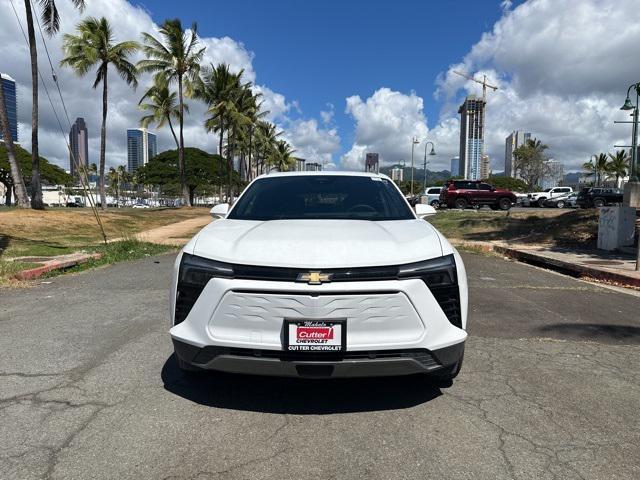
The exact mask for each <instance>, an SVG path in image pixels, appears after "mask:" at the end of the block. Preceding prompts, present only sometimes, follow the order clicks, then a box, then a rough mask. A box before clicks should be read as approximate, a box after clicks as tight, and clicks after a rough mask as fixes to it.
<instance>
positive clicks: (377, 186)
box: [227, 175, 415, 221]
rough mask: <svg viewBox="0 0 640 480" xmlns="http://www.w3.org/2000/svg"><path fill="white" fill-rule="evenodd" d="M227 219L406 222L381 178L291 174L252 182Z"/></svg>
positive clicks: (400, 202)
mask: <svg viewBox="0 0 640 480" xmlns="http://www.w3.org/2000/svg"><path fill="white" fill-rule="evenodd" d="M227 218H230V219H236V220H303V219H331V220H336V219H337V220H378V221H381V220H409V219H415V216H414V215H413V212H412V211H411V209H410V208H409V206H408V205H407V203H406V202H405V200H404V199H403V198H402V195H400V193H399V192H398V190H397V189H396V187H395V186H394V185H393V183H392V182H391V181H389V180H387V179H384V178H379V177H364V176H363V177H361V176H347V175H295V176H290V177H289V176H285V177H271V178H269V177H267V178H263V179H260V180H257V181H255V182H254V183H253V184H252V185H251V186H250V187H249V188H248V189H247V191H246V192H245V193H244V194H243V195H242V197H240V199H239V200H238V202H237V203H236V205H235V206H234V208H233V209H232V210H231V212H229V215H228V217H227Z"/></svg>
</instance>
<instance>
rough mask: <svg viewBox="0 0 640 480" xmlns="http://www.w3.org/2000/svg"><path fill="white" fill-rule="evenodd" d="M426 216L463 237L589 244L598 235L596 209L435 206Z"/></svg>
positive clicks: (449, 234) (454, 236)
mask: <svg viewBox="0 0 640 480" xmlns="http://www.w3.org/2000/svg"><path fill="white" fill-rule="evenodd" d="M427 220H428V221H429V222H430V223H431V224H433V225H434V226H435V227H436V228H437V229H438V230H440V231H441V232H442V233H443V234H444V235H445V236H446V237H448V238H451V239H457V240H466V241H490V240H503V241H510V242H518V243H540V244H546V245H553V246H562V247H580V248H592V247H595V245H596V243H597V238H598V212H597V211H596V210H595V209H590V210H560V209H549V211H544V212H540V211H534V212H527V211H517V212H511V211H510V212H494V211H485V210H480V211H477V212H475V211H472V210H465V211H458V210H438V213H437V214H436V215H434V216H432V217H428V218H427Z"/></svg>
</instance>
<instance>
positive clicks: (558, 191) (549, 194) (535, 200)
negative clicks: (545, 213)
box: [527, 187, 573, 207]
mask: <svg viewBox="0 0 640 480" xmlns="http://www.w3.org/2000/svg"><path fill="white" fill-rule="evenodd" d="M572 192H573V188H571V187H555V188H547V189H546V190H544V191H542V192H534V193H529V194H528V195H527V199H528V202H529V206H530V207H544V202H546V201H547V200H549V199H551V198H555V197H562V196H564V195H569V194H570V193H572Z"/></svg>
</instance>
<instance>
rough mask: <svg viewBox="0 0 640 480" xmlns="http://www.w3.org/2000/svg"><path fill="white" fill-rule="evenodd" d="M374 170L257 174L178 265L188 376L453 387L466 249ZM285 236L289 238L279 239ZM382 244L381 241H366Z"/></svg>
mask: <svg viewBox="0 0 640 480" xmlns="http://www.w3.org/2000/svg"><path fill="white" fill-rule="evenodd" d="M434 213H435V209H434V208H433V207H431V206H429V205H422V204H418V205H416V207H415V210H414V209H412V208H410V207H409V205H408V204H407V202H406V201H405V199H404V198H403V196H402V193H401V192H400V190H399V189H398V187H397V186H396V185H395V184H394V183H393V181H392V180H391V179H390V178H389V177H387V176H385V175H379V174H375V173H360V172H358V173H355V172H285V173H274V174H269V175H265V176H261V177H258V178H257V179H256V180H254V181H253V182H252V183H251V184H250V185H249V186H248V187H247V188H246V189H245V190H244V192H242V194H241V195H240V197H239V198H238V200H237V201H236V202H235V203H234V204H233V206H232V207H229V205H227V204H220V205H216V206H215V207H213V208H212V209H211V215H212V216H215V217H218V218H219V220H217V221H215V222H211V223H210V224H209V225H207V226H206V227H205V228H203V229H202V230H201V231H200V232H199V233H198V234H196V236H195V237H194V238H193V239H192V240H191V241H190V242H189V243H187V245H186V246H185V247H184V248H183V249H182V251H181V252H180V253H179V254H178V257H177V259H176V262H175V266H174V270H173V275H172V284H171V287H170V292H171V307H170V318H171V329H170V334H171V338H172V340H173V345H174V349H175V353H176V360H177V365H178V367H179V368H180V369H182V370H183V371H185V372H190V371H191V372H193V371H195V372H198V371H200V372H201V371H203V370H219V371H226V372H232V373H246V374H252V375H279V376H291V377H311V378H333V377H366V376H385V375H409V374H423V375H425V376H426V375H429V376H431V377H432V379H433V377H435V380H436V382H438V383H440V382H443V383H444V384H445V385H450V383H451V381H452V379H453V378H454V377H455V376H456V375H457V374H458V372H459V371H460V367H461V365H462V357H463V353H464V345H465V340H466V338H467V332H466V325H467V311H468V308H467V302H468V289H467V275H466V273H465V268H464V264H463V261H462V258H461V257H460V255H459V254H458V252H457V251H456V249H455V248H454V247H452V246H451V244H450V243H449V242H448V241H447V239H446V238H445V237H444V236H443V235H442V234H441V233H440V232H438V230H436V229H435V228H434V227H433V226H432V225H431V224H430V223H429V222H426V221H423V220H421V217H423V216H425V215H432V214H434ZM283 242H286V245H285V247H286V248H282V247H283ZM372 246H375V248H372Z"/></svg>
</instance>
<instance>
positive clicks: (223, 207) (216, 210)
mask: <svg viewBox="0 0 640 480" xmlns="http://www.w3.org/2000/svg"><path fill="white" fill-rule="evenodd" d="M209 213H210V214H211V216H212V217H213V218H224V217H226V216H227V213H229V204H228V203H219V204H218V205H216V206H214V207H213V208H212V209H211V210H210V211H209Z"/></svg>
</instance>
